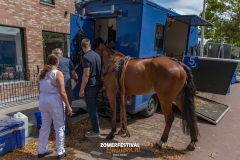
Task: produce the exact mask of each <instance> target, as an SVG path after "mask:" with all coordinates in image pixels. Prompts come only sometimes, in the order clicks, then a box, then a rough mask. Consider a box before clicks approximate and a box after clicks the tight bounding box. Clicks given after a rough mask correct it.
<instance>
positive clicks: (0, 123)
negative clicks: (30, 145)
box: [0, 116, 25, 155]
mask: <svg viewBox="0 0 240 160" xmlns="http://www.w3.org/2000/svg"><path fill="white" fill-rule="evenodd" d="M23 124H24V122H23V121H16V120H14V119H12V118H11V117H8V116H6V117H4V118H3V119H1V120H0V155H3V154H5V153H7V152H9V151H13V150H14V149H16V148H21V147H23V146H25V129H24V127H23Z"/></svg>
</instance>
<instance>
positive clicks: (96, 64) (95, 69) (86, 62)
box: [82, 50, 102, 88]
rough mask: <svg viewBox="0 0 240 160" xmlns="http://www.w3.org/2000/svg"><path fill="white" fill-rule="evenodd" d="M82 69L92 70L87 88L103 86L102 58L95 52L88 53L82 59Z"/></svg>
mask: <svg viewBox="0 0 240 160" xmlns="http://www.w3.org/2000/svg"><path fill="white" fill-rule="evenodd" d="M82 68H83V69H84V68H90V75H89V79H88V82H87V85H86V88H88V87H93V86H102V81H101V58H100V56H99V55H98V54H97V53H96V52H94V51H93V50H89V51H87V52H86V53H85V54H84V56H83V59H82Z"/></svg>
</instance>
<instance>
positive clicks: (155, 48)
mask: <svg viewBox="0 0 240 160" xmlns="http://www.w3.org/2000/svg"><path fill="white" fill-rule="evenodd" d="M158 26H160V27H162V48H159V47H158V46H156V41H157V38H156V35H157V29H158ZM164 34H165V26H164V25H163V24H160V23H156V27H155V34H154V50H163V49H164Z"/></svg>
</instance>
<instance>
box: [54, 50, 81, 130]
mask: <svg viewBox="0 0 240 160" xmlns="http://www.w3.org/2000/svg"><path fill="white" fill-rule="evenodd" d="M52 53H53V54H55V55H57V56H58V59H59V65H58V70H59V71H61V72H62V73H63V76H64V84H65V90H66V93H67V97H68V102H69V104H70V106H71V105H72V100H73V92H72V84H71V79H74V81H75V83H76V85H77V84H78V76H77V73H76V72H75V69H74V65H73V63H72V61H71V60H70V59H68V58H64V57H63V52H62V50H61V49H60V48H56V49H54V50H53V51H52ZM65 113H67V112H65ZM70 132H71V131H70V129H69V115H67V114H66V117H65V134H66V135H67V134H69V133H70Z"/></svg>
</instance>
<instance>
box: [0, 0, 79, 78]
mask: <svg viewBox="0 0 240 160" xmlns="http://www.w3.org/2000/svg"><path fill="white" fill-rule="evenodd" d="M74 12H75V1H74V0H1V1H0V13H1V14H0V78H4V77H3V76H4V73H6V72H9V70H10V71H11V70H12V71H19V72H20V71H23V70H31V69H34V68H36V66H39V68H42V67H43V65H44V62H45V61H46V57H47V55H48V54H49V53H51V50H52V49H54V48H56V47H58V48H62V50H63V51H64V55H65V57H69V54H70V53H69V47H70V46H69V33H70V13H74ZM5 78H7V79H9V77H5ZM10 78H11V77H10Z"/></svg>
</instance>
